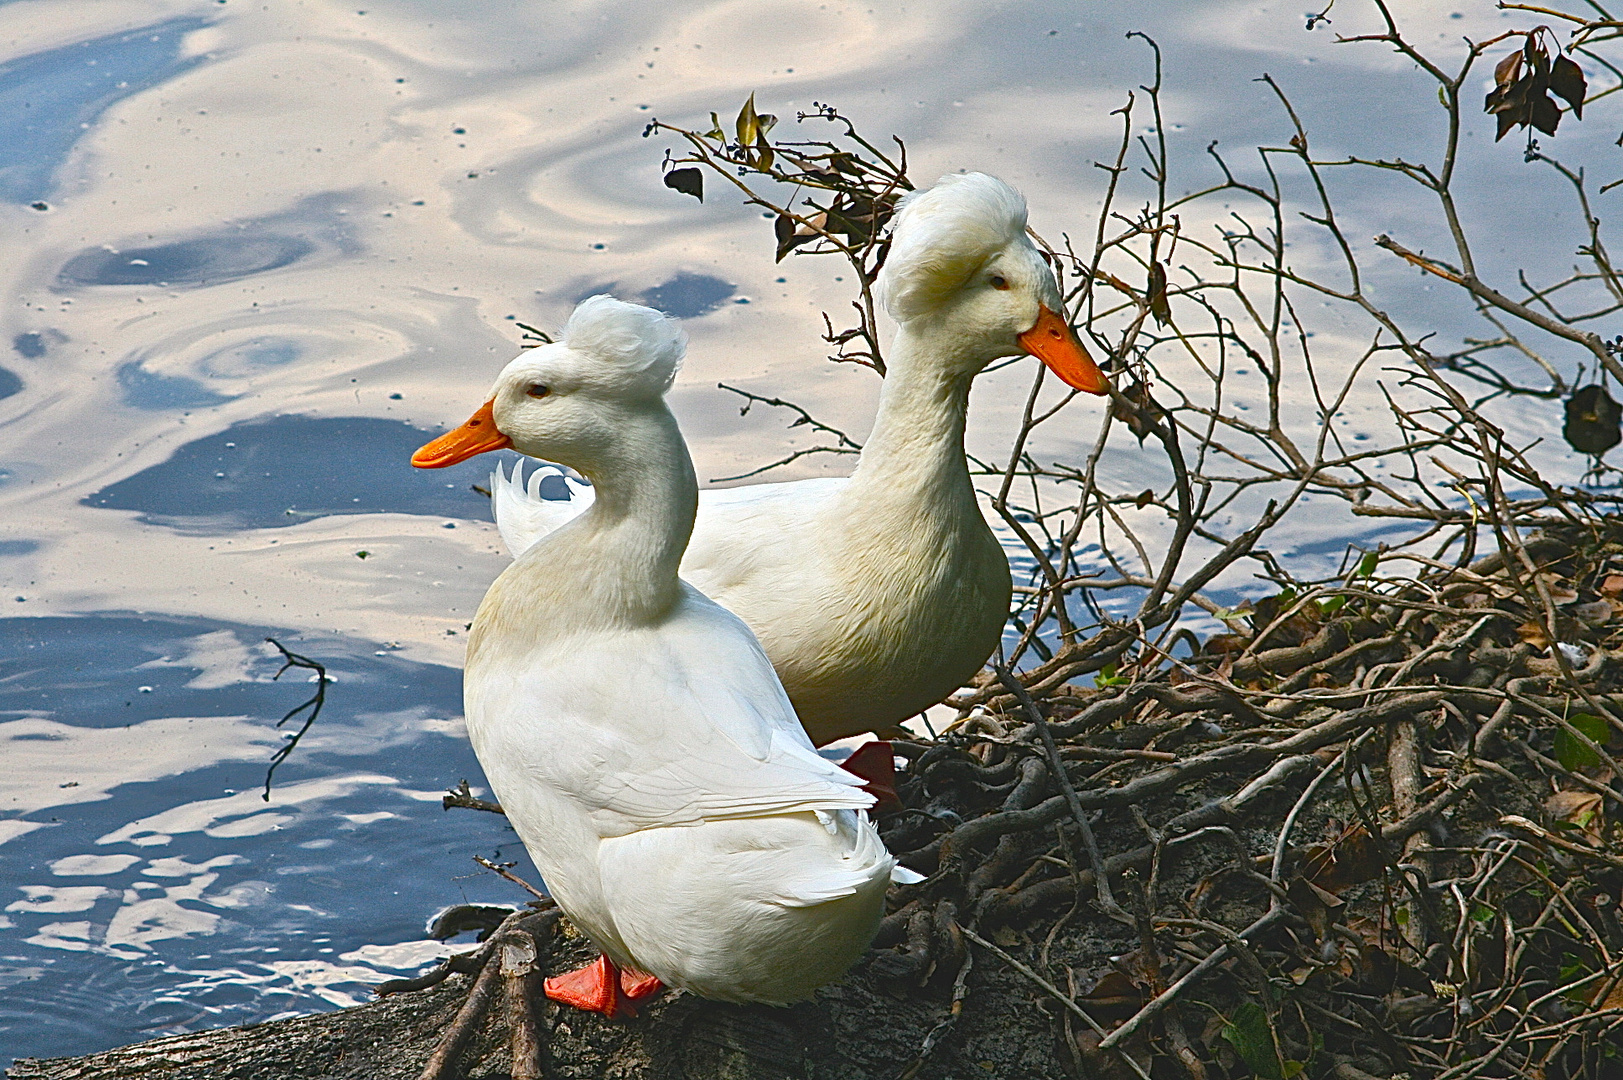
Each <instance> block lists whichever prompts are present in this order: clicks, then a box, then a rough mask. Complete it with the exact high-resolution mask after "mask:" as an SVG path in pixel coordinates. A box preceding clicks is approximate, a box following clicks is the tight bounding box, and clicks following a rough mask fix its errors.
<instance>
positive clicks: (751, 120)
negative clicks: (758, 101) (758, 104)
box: [733, 94, 761, 147]
mask: <svg viewBox="0 0 1623 1080" xmlns="http://www.w3.org/2000/svg"><path fill="white" fill-rule="evenodd" d="M733 126H734V128H735V129H736V130H737V132H738V145H739V146H743V147H750V146H754V145H755V136H756V134H758V133H759V132H760V130H761V118H760V117H759V116H757V115H756V113H755V95H754V94H751V95H750V97H749V100H748V101H746V102H744V107H743V108H742V109H739V110H738V120H737V121H736V122H735V123H734V125H733Z"/></svg>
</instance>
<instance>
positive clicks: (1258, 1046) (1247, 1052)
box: [1223, 1001, 1302, 1080]
mask: <svg viewBox="0 0 1623 1080" xmlns="http://www.w3.org/2000/svg"><path fill="white" fill-rule="evenodd" d="M1223 1038H1225V1039H1227V1040H1228V1041H1229V1043H1230V1044H1231V1045H1232V1046H1233V1047H1234V1052H1235V1053H1236V1054H1239V1055H1240V1059H1241V1060H1242V1061H1244V1062H1245V1063H1246V1065H1247V1067H1249V1068H1250V1069H1251V1071H1252V1072H1254V1073H1256V1074H1257V1075H1258V1076H1260V1077H1262V1078H1263V1080H1287V1078H1288V1077H1291V1076H1295V1075H1296V1073H1297V1072H1301V1071H1302V1067H1301V1064H1300V1063H1293V1064H1296V1072H1291V1073H1287V1072H1286V1071H1285V1066H1284V1064H1283V1063H1281V1062H1280V1060H1279V1048H1278V1046H1277V1045H1276V1044H1275V1043H1274V1029H1273V1028H1272V1027H1271V1026H1270V1025H1269V1023H1268V1014H1267V1013H1266V1012H1264V1011H1263V1008H1262V1006H1261V1005H1258V1004H1257V1003H1256V1002H1254V1001H1246V1002H1242V1003H1241V1004H1240V1006H1239V1008H1237V1009H1235V1010H1234V1015H1233V1016H1232V1017H1230V1018H1229V1022H1228V1023H1227V1024H1225V1025H1224V1026H1223Z"/></svg>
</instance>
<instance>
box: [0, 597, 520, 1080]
mask: <svg viewBox="0 0 1623 1080" xmlns="http://www.w3.org/2000/svg"><path fill="white" fill-rule="evenodd" d="M275 633H276V632H275V631H274V630H273V629H272V628H269V627H259V626H245V625H239V624H231V623H222V622H214V621H209V620H202V619H185V618H149V617H141V616H136V615H123V614H110V615H99V616H95V617H85V618H13V619H0V753H3V754H4V757H5V760H6V761H7V763H8V768H7V769H6V770H5V771H4V773H3V774H0V797H3V800H4V801H3V806H0V840H3V841H5V845H4V850H5V858H6V864H7V866H8V868H9V872H8V875H7V877H8V884H7V891H8V892H9V893H10V894H11V895H10V896H9V897H0V912H3V913H0V1048H3V1049H0V1068H3V1067H4V1065H5V1064H6V1063H7V1062H8V1061H9V1060H10V1059H11V1057H12V1056H13V1055H17V1056H26V1055H42V1056H43V1055H46V1054H49V1055H61V1054H77V1053H87V1052H90V1051H93V1050H97V1049H101V1048H104V1047H108V1046H113V1045H117V1044H122V1043H126V1042H132V1041H136V1040H138V1039H141V1038H149V1037H153V1036H156V1035H159V1034H163V1033H167V1032H172V1031H178V1030H189V1029H196V1028H202V1027H215V1026H221V1025H225V1024H231V1023H242V1022H251V1021H257V1020H263V1019H267V1018H268V1017H270V1016H272V1015H276V1014H280V1013H285V1012H289V1011H311V1010H322V1009H329V1008H333V1007H336V1006H339V1005H345V1004H349V1003H352V1002H355V1001H360V1000H364V998H365V997H366V988H367V986H368V985H370V984H372V983H375V982H378V981H381V980H382V979H384V978H388V977H393V976H395V975H398V974H399V973H401V972H402V971H406V972H409V971H413V970H416V969H417V968H418V967H420V966H421V965H422V964H424V963H427V962H428V961H429V960H431V959H433V958H434V957H436V956H438V955H440V954H442V953H443V952H444V951H445V948H444V947H443V946H441V945H440V944H438V943H435V942H429V941H425V940H423V926H424V920H425V919H426V918H427V917H428V916H429V915H431V914H432V913H433V912H434V910H435V909H436V908H439V907H441V906H443V905H444V904H446V903H448V902H455V901H457V900H460V899H462V898H464V897H467V898H468V899H471V900H479V901H491V902H509V903H510V902H515V901H516V900H517V899H519V898H517V897H514V896H512V895H510V893H511V892H512V887H511V886H508V885H506V884H505V883H502V882H499V881H497V880H496V879H494V878H491V877H489V876H488V875H486V876H473V874H470V872H475V868H474V867H473V866H472V864H471V863H470V861H469V857H470V856H471V855H473V854H476V853H479V854H484V855H485V856H487V857H491V858H500V859H509V860H510V859H514V858H517V859H520V860H523V858H524V857H523V848H522V846H521V845H520V844H518V842H517V840H516V838H514V837H513V834H512V833H511V832H510V831H509V830H508V829H507V828H506V825H505V823H504V822H503V821H501V819H499V818H495V817H493V816H492V815H474V814H452V815H447V814H445V812H444V811H442V810H441V809H440V807H439V805H438V795H439V793H440V792H441V791H443V790H444V789H445V788H446V787H448V786H452V785H454V784H455V783H456V782H457V781H458V780H460V779H462V778H463V777H466V778H467V779H468V780H469V781H470V782H471V783H474V784H479V783H482V780H483V777H482V774H481V773H480V771H479V767H478V764H477V762H476V761H475V760H474V758H473V754H472V752H471V750H470V749H469V747H468V745H467V742H466V740H465V739H464V738H463V736H462V732H461V725H460V723H459V722H457V720H456V718H457V717H458V716H459V715H460V712H461V709H460V696H461V692H460V684H461V678H460V673H459V672H457V671H456V670H455V669H452V668H448V667H442V666H439V665H434V664H423V663H416V662H413V661H409V660H405V659H402V658H401V657H400V656H398V655H397V654H395V653H394V652H392V651H390V650H389V649H388V648H378V647H377V646H376V645H374V644H369V643H366V642H361V641H356V640H354V639H339V638H321V639H311V638H308V637H305V638H297V637H293V636H289V637H288V638H286V639H283V640H286V641H287V643H288V644H289V645H291V646H292V647H293V648H294V649H295V650H296V651H298V652H301V653H304V654H305V655H308V656H312V657H315V658H317V659H320V660H322V661H323V662H324V663H326V664H327V665H328V670H329V672H330V673H331V675H332V676H333V678H334V683H333V685H332V686H331V688H330V689H329V691H328V696H327V707H326V709H325V710H324V711H323V713H322V715H321V718H320V720H319V721H318V722H317V724H316V726H315V727H314V728H312V729H311V732H310V734H309V735H308V736H306V738H305V739H304V741H303V742H301V743H300V745H299V748H298V750H297V751H296V752H295V753H294V755H293V757H292V758H291V759H289V761H288V762H287V763H286V765H284V766H283V767H282V768H281V769H280V770H279V771H278V773H277V784H276V788H275V790H274V791H273V793H272V797H271V801H270V802H269V803H266V802H264V801H263V800H262V799H261V797H260V789H261V784H262V783H263V780H264V775H265V764H266V761H267V759H268V758H269V756H270V754H271V752H272V750H273V749H274V748H275V746H276V744H277V743H278V742H279V741H280V739H281V736H280V735H279V733H278V732H277V731H276V730H275V728H274V726H273V724H274V721H275V719H276V718H278V717H280V716H281V715H282V714H283V713H284V712H285V711H286V710H287V709H288V708H290V707H291V706H293V705H295V704H297V703H298V702H299V701H301V700H303V698H304V697H305V695H306V694H307V692H308V690H309V687H308V685H307V684H306V682H305V681H304V676H305V673H302V672H290V673H289V674H288V675H287V676H284V677H283V679H282V681H280V682H272V681H270V680H271V676H272V675H274V674H275V673H276V670H277V668H278V666H279V661H278V658H277V657H276V655H275V654H274V650H272V649H270V647H269V646H266V645H265V644H264V643H263V639H264V638H265V637H266V636H267V634H275ZM271 833H274V834H275V837H274V842H268V841H270V840H271V837H270V836H269V835H267V834H271ZM520 865H521V867H524V868H525V872H530V871H529V870H528V863H527V862H523V861H521V863H520ZM406 867H409V868H410V870H409V872H407V873H402V872H401V871H402V869H403V868H406ZM475 873H476V872H475Z"/></svg>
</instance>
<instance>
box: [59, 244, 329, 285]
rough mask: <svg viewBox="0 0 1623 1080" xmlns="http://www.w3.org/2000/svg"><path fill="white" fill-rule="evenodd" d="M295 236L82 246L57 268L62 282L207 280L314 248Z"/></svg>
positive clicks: (239, 274) (259, 268) (256, 270)
mask: <svg viewBox="0 0 1623 1080" xmlns="http://www.w3.org/2000/svg"><path fill="white" fill-rule="evenodd" d="M315 249H316V246H315V245H314V244H312V243H311V242H310V241H308V240H303V239H300V238H299V237H296V236H253V237H201V238H199V239H196V240H177V241H175V242H174V243H169V244H159V245H156V246H153V247H134V248H123V249H120V250H117V251H109V250H107V249H106V248H87V249H86V250H84V251H81V252H80V253H79V254H77V255H75V256H74V257H73V258H71V259H69V260H68V261H67V263H66V264H65V265H64V266H63V267H62V269H61V270H60V271H59V272H58V273H57V281H58V282H60V283H61V284H63V285H207V284H218V283H219V282H224V281H234V280H236V279H237V278H245V277H247V276H249V275H250V274H261V273H264V272H265V271H267V270H276V269H278V268H280V267H283V266H288V265H290V264H292V263H294V262H297V261H298V260H299V259H302V258H304V257H305V256H306V255H309V254H310V253H311V252H313V251H315Z"/></svg>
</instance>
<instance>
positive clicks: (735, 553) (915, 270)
mask: <svg viewBox="0 0 1623 1080" xmlns="http://www.w3.org/2000/svg"><path fill="white" fill-rule="evenodd" d="M1025 226H1026V207H1025V201H1024V200H1023V199H1022V198H1021V197H1020V195H1019V193H1018V192H1016V191H1015V190H1014V189H1013V188H1011V187H1009V186H1008V185H1007V184H1005V183H1003V182H1002V181H1001V180H998V179H996V178H995V177H991V176H987V175H985V174H983V173H969V174H954V175H950V176H945V177H942V178H941V180H940V181H939V182H938V183H937V184H936V185H935V186H934V187H931V188H929V189H928V190H924V191H918V192H914V193H911V194H909V195H908V196H907V197H906V198H905V199H904V200H903V201H902V203H901V206H900V209H899V211H898V213H897V216H896V219H895V227H894V231H893V236H892V244H891V252H890V255H889V257H888V259H887V260H886V263H885V267H884V270H883V271H882V273H881V274H880V277H879V281H878V288H879V293H880V295H881V296H882V297H883V298H884V301H885V304H886V307H887V309H888V310H889V312H890V314H891V316H892V317H893V318H894V319H895V320H896V322H897V331H896V336H895V338H894V340H893V342H892V344H891V346H890V350H889V353H888V361H889V373H888V374H887V376H886V378H885V381H884V386H883V389H882V390H881V391H880V398H879V412H878V415H877V416H876V418H875V420H874V426H873V433H872V435H871V436H870V438H869V440H868V444H867V446H866V447H865V449H864V450H863V452H862V456H861V459H860V461H859V463H858V465H857V469H856V471H855V473H854V474H853V475H852V476H851V477H849V478H819V479H813V480H801V481H795V482H790V483H781V484H757V485H751V486H747V487H740V488H731V489H725V490H708V491H704V492H702V493H700V496H699V504H698V520H697V522H696V523H695V526H694V529H693V537H692V540H691V542H690V543H689V545H688V549H687V553H686V556H685V557H684V559H683V561H682V567H681V570H682V576H683V577H684V579H686V580H688V581H690V582H692V583H693V584H694V585H696V586H697V587H698V588H699V589H700V590H702V591H703V592H704V593H705V595H707V596H709V597H711V598H712V599H714V600H716V601H717V602H718V603H720V604H722V605H723V606H725V607H726V608H727V609H728V610H730V611H733V612H736V613H737V614H738V615H739V616H740V617H742V618H743V619H744V621H745V622H746V623H748V624H749V626H750V627H751V629H753V630H754V631H755V633H756V635H757V636H758V637H759V638H760V641H761V644H762V646H763V647H764V648H765V649H766V652H767V655H768V656H770V657H771V659H772V663H773V665H774V667H776V669H777V672H778V675H779V677H780V678H781V679H782V681H783V684H784V686H785V688H786V689H787V691H788V693H789V697H790V699H791V700H792V701H793V702H794V707H795V711H796V712H797V713H798V714H799V716H800V720H801V722H802V723H803V724H804V725H805V727H806V730H807V731H808V732H809V733H810V734H811V737H812V739H813V741H814V742H816V743H818V744H822V743H826V742H831V741H833V740H835V739H839V738H843V737H846V736H850V735H856V734H860V733H861V732H865V731H871V730H877V729H883V728H885V727H888V726H890V725H894V724H898V723H901V722H902V721H905V720H908V719H910V718H911V717H913V716H914V715H916V714H917V713H919V712H921V711H922V710H924V709H925V708H928V707H929V706H931V705H933V704H935V703H936V702H938V701H940V700H941V699H942V698H944V697H946V696H947V695H948V694H951V693H953V692H954V691H956V690H957V689H958V688H959V687H961V686H963V685H964V684H965V683H966V682H967V681H968V680H969V679H970V677H971V676H973V675H974V674H975V672H976V671H978V670H979V669H980V667H981V665H982V664H983V663H984V662H985V660H986V658H987V656H988V655H990V654H991V652H992V650H993V649H994V648H995V647H996V645H997V642H998V638H999V635H1000V634H1001V632H1002V628H1003V623H1004V620H1005V619H1006V618H1007V616H1008V609H1009V599H1010V576H1009V566H1008V561H1007V559H1006V557H1005V555H1004V552H1003V550H1002V547H1001V545H1000V544H999V542H998V540H997V539H996V537H994V535H993V532H992V530H991V529H990V528H989V527H988V525H987V521H986V519H985V517H984V516H983V513H982V510H981V506H980V504H979V501H978V499H977V497H976V494H975V490H974V488H973V486H972V485H971V483H970V479H969V472H968V469H967V467H966V466H965V463H964V414H965V411H966V409H967V407H968V399H969V388H970V382H971V380H972V379H973V378H974V376H975V375H976V374H977V373H979V372H980V370H981V369H982V368H984V367H985V366H986V365H987V364H989V363H990V362H991V361H992V360H994V359H996V358H998V357H1001V356H1009V355H1015V354H1018V353H1020V352H1023V351H1039V352H1040V355H1042V356H1043V358H1044V360H1045V362H1047V363H1049V365H1050V366H1051V367H1054V368H1055V370H1056V371H1059V372H1060V373H1061V376H1062V377H1063V378H1066V380H1067V381H1068V382H1070V383H1071V384H1072V385H1073V386H1081V387H1082V388H1084V389H1089V390H1091V391H1092V392H1095V393H1103V392H1104V387H1105V385H1106V384H1105V382H1104V377H1103V375H1101V374H1100V373H1099V371H1098V369H1097V368H1096V367H1094V365H1093V362H1092V361H1091V360H1088V359H1087V358H1086V354H1085V353H1084V352H1082V350H1081V346H1080V344H1078V343H1077V342H1076V340H1075V336H1074V335H1073V334H1071V332H1070V330H1069V328H1068V327H1064V326H1063V324H1062V323H1060V322H1059V321H1058V319H1057V317H1055V316H1054V315H1053V314H1052V313H1053V312H1054V311H1058V310H1060V309H1061V303H1060V298H1059V291H1058V287H1057V285H1056V284H1055V281H1054V277H1053V274H1052V273H1051V272H1050V271H1049V269H1048V266H1047V264H1046V263H1045V262H1044V261H1043V259H1042V256H1041V255H1040V254H1039V253H1038V251H1037V250H1036V248H1035V247H1033V246H1032V244H1031V242H1030V240H1028V239H1027V237H1026V234H1025ZM1045 319H1046V320H1048V321H1046V322H1045ZM1039 330H1044V331H1046V332H1048V333H1049V334H1051V335H1059V336H1058V337H1055V338H1054V340H1053V341H1052V342H1048V343H1044V342H1039V341H1037V340H1036V335H1037V333H1038V331H1039ZM1050 346H1052V348H1051V347H1050ZM1067 350H1070V351H1067ZM1067 364H1068V365H1070V366H1069V367H1066V366H1065V365H1067ZM1078 372H1080V376H1079V375H1078ZM516 473H517V469H516V467H515V478H514V479H509V478H508V477H507V476H504V475H502V473H501V470H500V469H499V468H498V470H497V473H496V475H494V476H492V478H491V494H492V496H493V509H494V511H495V514H496V523H497V526H498V527H499V528H500V530H501V533H502V538H503V540H504V541H505V542H506V544H507V547H508V549H509V550H510V551H511V552H513V553H514V554H515V556H516V555H518V554H519V553H521V552H523V551H524V550H525V549H526V548H527V547H528V546H529V545H530V544H531V543H534V542H535V540H536V539H537V538H538V537H540V536H544V535H546V534H547V533H548V532H550V531H551V530H552V529H555V528H557V527H559V525H561V524H562V523H563V522H564V521H566V520H568V518H569V517H571V516H572V515H574V514H575V513H578V512H580V509H579V508H582V507H585V506H588V505H590V498H589V496H590V491H589V489H587V488H586V487H585V486H584V485H580V484H578V483H575V482H572V481H569V480H566V481H565V483H566V484H567V485H568V491H569V495H570V498H569V499H568V500H563V499H557V500H543V499H540V498H539V487H538V485H539V483H540V481H539V480H536V479H535V478H534V476H532V478H531V480H530V490H529V492H528V493H526V492H525V490H524V489H523V487H522V486H521V485H520V484H519V483H518V482H517V480H516Z"/></svg>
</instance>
